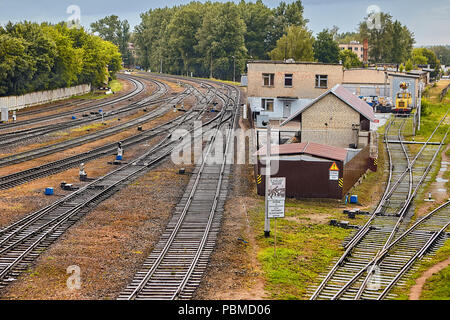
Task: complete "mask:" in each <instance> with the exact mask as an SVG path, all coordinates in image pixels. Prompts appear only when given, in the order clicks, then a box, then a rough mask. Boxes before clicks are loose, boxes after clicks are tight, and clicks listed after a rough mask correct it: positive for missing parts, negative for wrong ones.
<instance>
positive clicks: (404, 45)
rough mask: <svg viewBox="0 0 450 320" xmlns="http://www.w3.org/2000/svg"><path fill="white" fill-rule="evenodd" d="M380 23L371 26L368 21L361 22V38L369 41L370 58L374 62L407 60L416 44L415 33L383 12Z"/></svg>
mask: <svg viewBox="0 0 450 320" xmlns="http://www.w3.org/2000/svg"><path fill="white" fill-rule="evenodd" d="M379 22H380V25H375V26H373V27H372V26H370V27H369V25H368V24H367V21H363V22H361V23H360V24H359V33H360V38H362V39H366V38H367V39H368V41H369V58H370V60H371V61H372V62H375V63H378V62H391V63H399V62H402V61H406V60H407V59H408V58H409V57H410V54H411V49H412V47H413V45H414V42H415V40H414V34H413V33H412V32H411V31H409V30H408V28H407V27H406V26H402V25H401V23H400V22H398V21H395V22H392V16H391V15H390V14H388V13H383V12H381V13H380V15H379Z"/></svg>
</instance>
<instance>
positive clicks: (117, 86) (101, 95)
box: [72, 80, 123, 100]
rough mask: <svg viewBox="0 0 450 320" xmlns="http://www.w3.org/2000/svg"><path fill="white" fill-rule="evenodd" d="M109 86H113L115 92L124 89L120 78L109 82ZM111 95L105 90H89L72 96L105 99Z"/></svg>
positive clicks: (75, 97)
mask: <svg viewBox="0 0 450 320" xmlns="http://www.w3.org/2000/svg"><path fill="white" fill-rule="evenodd" d="M108 86H109V87H110V88H111V90H112V91H114V92H116V93H117V92H119V91H120V90H122V89H123V85H122V83H121V82H120V81H119V80H111V81H110V82H109V84H108ZM109 96H110V95H106V94H104V92H103V91H94V92H89V93H86V94H83V95H80V96H73V97H72V98H74V99H85V100H86V99H87V100H97V99H104V98H107V97H109Z"/></svg>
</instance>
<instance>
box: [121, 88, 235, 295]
mask: <svg viewBox="0 0 450 320" xmlns="http://www.w3.org/2000/svg"><path fill="white" fill-rule="evenodd" d="M226 90H227V91H228V93H227V94H226V95H225V96H224V99H226V100H225V101H224V102H225V103H224V104H225V108H224V109H223V110H222V111H223V112H222V115H221V120H220V125H219V126H217V127H216V128H215V131H214V133H213V134H212V135H211V138H209V139H208V141H207V143H206V147H205V151H204V153H203V157H201V159H200V160H199V161H198V163H197V164H196V166H195V169H194V170H193V174H192V177H191V180H190V182H189V184H188V186H187V188H186V190H185V193H184V195H183V197H182V198H181V200H180V202H179V203H178V205H177V207H176V208H175V212H174V214H173V217H172V219H171V221H170V222H169V224H168V225H167V227H166V229H165V231H164V233H163V234H162V236H161V238H160V241H159V242H158V244H157V245H156V246H155V248H154V250H153V251H152V253H151V254H150V256H149V257H148V258H147V259H146V260H145V262H144V264H143V266H142V268H141V270H140V271H139V272H137V273H136V275H135V277H134V279H133V280H132V282H131V283H130V284H129V285H128V286H127V287H126V288H125V289H124V290H123V292H122V293H121V294H120V295H119V297H118V298H119V299H120V300H131V299H137V300H142V299H190V298H192V295H193V293H194V292H195V290H196V288H197V287H198V285H199V284H200V281H201V279H202V276H203V274H204V271H205V270H206V268H207V266H208V261H209V257H210V254H211V253H212V251H213V249H214V246H215V242H216V237H217V234H218V232H219V229H220V220H221V215H222V212H223V210H224V209H223V208H224V203H225V201H226V198H227V190H228V184H229V180H228V179H229V174H230V164H229V163H227V160H226V159H227V155H228V152H229V151H230V148H231V147H230V145H231V140H232V138H233V129H234V127H235V125H236V120H237V110H238V106H239V102H240V92H239V90H238V89H236V88H234V87H232V86H226ZM226 129H232V130H226ZM222 137H225V138H224V140H225V143H224V144H223V151H224V153H223V158H221V159H219V160H218V159H217V158H215V160H216V161H211V157H214V156H213V155H212V153H211V151H212V149H214V147H213V146H216V145H215V144H214V143H215V142H216V139H222ZM216 147H217V146H216ZM214 153H215V152H214Z"/></svg>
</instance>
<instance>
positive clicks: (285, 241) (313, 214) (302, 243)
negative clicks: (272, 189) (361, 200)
mask: <svg viewBox="0 0 450 320" xmlns="http://www.w3.org/2000/svg"><path fill="white" fill-rule="evenodd" d="M249 215H250V221H251V225H252V227H253V230H254V231H255V233H256V234H257V236H256V237H255V238H256V241H257V245H258V248H259V252H258V260H259V261H260V263H261V266H262V270H263V272H264V277H265V280H266V287H265V289H266V290H267V292H268V293H269V294H270V295H271V296H270V298H271V299H282V300H290V299H307V298H308V296H307V289H308V288H309V287H310V286H312V285H314V284H317V283H318V276H319V274H320V273H322V272H325V271H326V270H327V269H328V268H329V266H330V265H331V262H332V260H333V258H335V257H338V256H340V255H341V254H342V253H343V249H342V241H343V240H344V239H345V238H346V237H347V236H348V235H349V234H350V232H351V229H343V228H339V227H332V226H330V225H329V220H330V219H338V220H347V217H346V216H345V215H343V214H342V208H338V202H337V201H335V200H294V199H287V200H286V217H285V218H280V219H277V232H276V234H277V250H276V257H274V240H275V239H274V233H275V229H274V224H275V222H274V220H273V219H271V234H270V237H269V238H265V237H264V234H263V233H264V232H263V230H264V200H263V199H262V198H261V199H260V201H259V204H258V206H256V207H254V208H252V209H250V210H249ZM363 219H364V218H362V217H357V219H355V220H352V221H351V223H352V224H357V223H362V221H363Z"/></svg>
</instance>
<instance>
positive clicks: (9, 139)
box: [0, 78, 169, 148]
mask: <svg viewBox="0 0 450 320" xmlns="http://www.w3.org/2000/svg"><path fill="white" fill-rule="evenodd" d="M127 79H128V80H129V81H132V82H133V83H134V84H135V87H136V88H144V87H145V86H144V84H143V83H142V81H140V80H139V79H136V80H135V79H133V78H127ZM148 81H150V82H153V83H154V84H155V86H156V87H157V90H155V91H154V92H153V93H152V94H151V95H150V96H148V97H146V98H144V99H140V100H139V101H136V102H133V103H131V104H128V105H126V106H123V107H120V108H117V109H116V110H111V111H109V112H104V113H103V119H105V120H108V119H111V118H113V117H116V116H118V115H122V114H127V113H129V112H132V111H135V110H138V109H140V108H142V107H145V106H149V105H154V104H156V103H159V102H164V99H161V96H163V95H165V94H167V93H168V91H169V90H168V87H167V85H166V84H165V83H162V82H160V81H156V80H153V79H152V80H148ZM138 85H139V86H138ZM141 91H142V90H135V93H133V95H132V96H135V95H137V94H139V93H140V92H141ZM130 94H131V93H130ZM128 99H131V98H130V97H128ZM120 100H122V98H119V101H116V100H113V101H107V102H105V104H101V105H95V106H90V107H89V109H91V110H92V109H93V108H95V109H96V111H91V113H90V114H87V113H84V115H85V117H84V116H83V117H81V118H80V119H75V120H72V119H71V120H69V121H65V122H60V123H55V124H49V125H44V126H40V127H35V128H30V129H22V130H16V131H14V132H8V133H4V134H0V148H3V147H5V146H10V145H12V144H15V143H18V142H21V141H24V140H29V139H33V138H36V137H41V136H43V135H46V134H48V133H51V132H55V131H59V130H66V129H69V128H72V127H78V126H81V125H85V124H88V123H91V122H94V121H101V120H102V115H101V114H100V112H99V111H98V108H99V107H102V106H106V105H111V106H114V104H116V103H117V102H120ZM82 111H83V110H82V109H78V110H75V111H72V112H71V115H73V114H75V113H79V112H82ZM85 111H86V110H85ZM50 117H51V116H50ZM67 117H69V115H67ZM45 118H46V117H42V119H45ZM45 121H47V120H45Z"/></svg>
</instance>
